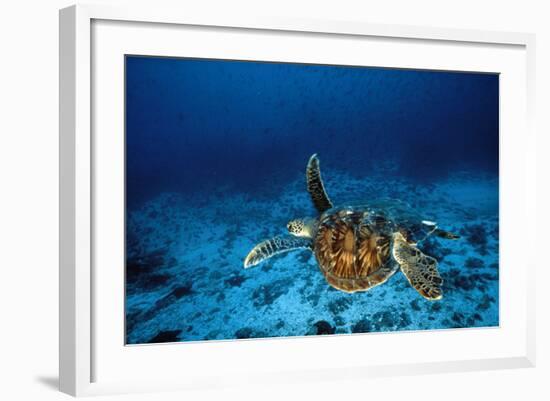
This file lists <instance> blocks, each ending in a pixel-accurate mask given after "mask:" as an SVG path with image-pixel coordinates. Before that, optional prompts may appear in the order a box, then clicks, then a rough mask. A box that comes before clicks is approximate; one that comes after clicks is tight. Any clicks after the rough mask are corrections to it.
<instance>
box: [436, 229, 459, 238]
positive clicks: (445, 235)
mask: <svg viewBox="0 0 550 401" xmlns="http://www.w3.org/2000/svg"><path fill="white" fill-rule="evenodd" d="M434 235H436V236H438V237H439V238H445V239H459V238H460V235H457V234H454V233H452V232H450V231H445V230H441V229H439V228H437V229H436V230H435V231H434Z"/></svg>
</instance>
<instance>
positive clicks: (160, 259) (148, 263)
mask: <svg viewBox="0 0 550 401" xmlns="http://www.w3.org/2000/svg"><path fill="white" fill-rule="evenodd" d="M176 263H177V261H176V259H174V258H168V257H167V256H166V250H165V249H158V250H156V251H154V252H151V253H148V254H146V255H138V256H132V257H129V258H128V259H127V260H126V291H127V293H128V294H133V293H135V292H138V291H153V290H157V289H159V288H161V287H163V286H164V285H166V283H167V282H168V281H169V279H170V277H171V276H170V275H169V274H166V273H160V272H159V271H160V270H161V269H165V268H169V267H172V266H174V265H175V264H176Z"/></svg>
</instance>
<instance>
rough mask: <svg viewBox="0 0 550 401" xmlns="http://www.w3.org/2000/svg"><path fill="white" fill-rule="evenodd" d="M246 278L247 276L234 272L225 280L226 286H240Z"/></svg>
mask: <svg viewBox="0 0 550 401" xmlns="http://www.w3.org/2000/svg"><path fill="white" fill-rule="evenodd" d="M246 280H248V278H247V277H245V276H243V275H242V274H239V273H235V274H233V275H232V276H231V277H229V278H228V279H226V280H225V284H226V287H240V286H241V284H242V283H244V282H245V281H246Z"/></svg>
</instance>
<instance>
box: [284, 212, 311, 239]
mask: <svg viewBox="0 0 550 401" xmlns="http://www.w3.org/2000/svg"><path fill="white" fill-rule="evenodd" d="M316 226H317V220H316V219H312V218H309V217H306V218H303V219H295V220H290V221H289V222H288V223H287V225H286V228H287V229H288V232H289V233H290V234H292V235H294V236H295V237H303V238H313V236H314V234H315V227H316Z"/></svg>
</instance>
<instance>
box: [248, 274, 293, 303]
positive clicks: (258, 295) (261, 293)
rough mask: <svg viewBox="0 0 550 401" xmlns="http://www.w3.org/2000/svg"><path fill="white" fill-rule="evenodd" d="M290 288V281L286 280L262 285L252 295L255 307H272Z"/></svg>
mask: <svg viewBox="0 0 550 401" xmlns="http://www.w3.org/2000/svg"><path fill="white" fill-rule="evenodd" d="M288 286H289V283H288V280H285V279H281V280H275V281H273V282H271V283H269V284H265V285H261V286H260V287H259V288H257V289H256V290H255V291H254V292H253V293H252V299H253V301H254V306H256V307H259V306H264V305H271V304H272V303H273V302H275V300H276V299H277V298H279V297H280V296H282V295H283V294H286V293H287V292H288Z"/></svg>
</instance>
